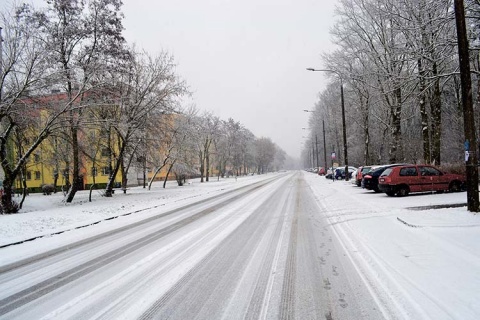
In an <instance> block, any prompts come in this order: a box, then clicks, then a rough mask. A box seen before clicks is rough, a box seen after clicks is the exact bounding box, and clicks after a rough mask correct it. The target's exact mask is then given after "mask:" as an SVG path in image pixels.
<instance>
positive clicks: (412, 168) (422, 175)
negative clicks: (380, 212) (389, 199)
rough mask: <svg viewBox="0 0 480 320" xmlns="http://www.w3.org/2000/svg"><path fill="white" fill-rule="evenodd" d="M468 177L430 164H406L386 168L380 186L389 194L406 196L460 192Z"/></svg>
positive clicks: (381, 176) (380, 179)
mask: <svg viewBox="0 0 480 320" xmlns="http://www.w3.org/2000/svg"><path fill="white" fill-rule="evenodd" d="M465 181H466V177H465V176H463V175H459V174H451V173H446V172H442V171H440V170H439V169H437V168H435V167H433V166H429V165H405V166H399V167H393V168H389V169H387V170H385V171H384V172H383V173H382V174H381V175H380V178H379V184H378V187H379V189H380V190H381V191H382V192H385V193H386V194H387V195H389V196H394V195H398V196H406V195H408V194H409V193H410V192H433V191H437V192H443V191H450V192H458V191H461V190H462V189H463V188H464V185H465Z"/></svg>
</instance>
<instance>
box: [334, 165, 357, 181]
mask: <svg viewBox="0 0 480 320" xmlns="http://www.w3.org/2000/svg"><path fill="white" fill-rule="evenodd" d="M355 170H357V168H355V167H351V166H348V173H349V176H348V178H349V179H350V178H351V177H352V173H353V172H354V171H355ZM335 179H337V180H343V179H345V167H338V168H337V169H335Z"/></svg>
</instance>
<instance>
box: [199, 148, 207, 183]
mask: <svg viewBox="0 0 480 320" xmlns="http://www.w3.org/2000/svg"><path fill="white" fill-rule="evenodd" d="M198 158H199V160H200V182H203V178H204V173H205V161H204V158H203V152H202V151H200V152H199V154H198Z"/></svg>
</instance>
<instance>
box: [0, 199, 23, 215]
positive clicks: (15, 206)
mask: <svg viewBox="0 0 480 320" xmlns="http://www.w3.org/2000/svg"><path fill="white" fill-rule="evenodd" d="M19 211H20V204H18V203H17V202H15V201H13V200H12V204H11V206H10V208H9V209H8V210H4V208H3V205H2V204H1V203H0V214H5V213H18V212H19Z"/></svg>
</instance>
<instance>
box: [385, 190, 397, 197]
mask: <svg viewBox="0 0 480 320" xmlns="http://www.w3.org/2000/svg"><path fill="white" fill-rule="evenodd" d="M385 193H386V194H387V196H389V197H393V196H395V192H393V191H388V192H385Z"/></svg>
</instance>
